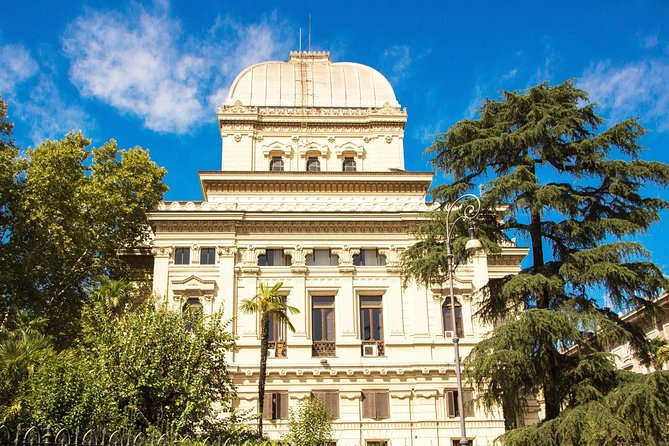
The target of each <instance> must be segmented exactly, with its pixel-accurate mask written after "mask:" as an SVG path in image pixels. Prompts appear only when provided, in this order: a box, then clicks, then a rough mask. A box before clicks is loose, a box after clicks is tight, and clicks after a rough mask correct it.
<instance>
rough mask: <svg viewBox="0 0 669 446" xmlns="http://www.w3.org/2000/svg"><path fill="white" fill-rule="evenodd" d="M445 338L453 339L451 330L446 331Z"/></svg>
mask: <svg viewBox="0 0 669 446" xmlns="http://www.w3.org/2000/svg"><path fill="white" fill-rule="evenodd" d="M444 336H445V337H447V338H452V337H453V332H452V331H450V330H449V331H445V332H444Z"/></svg>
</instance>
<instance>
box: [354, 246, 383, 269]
mask: <svg viewBox="0 0 669 446" xmlns="http://www.w3.org/2000/svg"><path fill="white" fill-rule="evenodd" d="M353 264H354V265H355V266H385V265H386V258H385V256H382V255H381V254H379V250H378V249H361V250H360V254H356V255H354V256H353Z"/></svg>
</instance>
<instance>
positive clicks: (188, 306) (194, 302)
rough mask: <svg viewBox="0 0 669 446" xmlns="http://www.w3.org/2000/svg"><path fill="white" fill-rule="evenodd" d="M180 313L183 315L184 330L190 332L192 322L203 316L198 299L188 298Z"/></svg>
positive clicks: (202, 308)
mask: <svg viewBox="0 0 669 446" xmlns="http://www.w3.org/2000/svg"><path fill="white" fill-rule="evenodd" d="M181 311H182V313H184V319H185V321H186V330H188V331H191V328H192V324H193V321H197V320H198V319H200V318H201V317H202V315H203V314H204V307H203V306H202V302H200V299H199V298H197V297H189V298H188V299H187V300H186V302H185V303H184V305H183V307H181Z"/></svg>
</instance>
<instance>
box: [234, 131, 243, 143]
mask: <svg viewBox="0 0 669 446" xmlns="http://www.w3.org/2000/svg"><path fill="white" fill-rule="evenodd" d="M241 140H242V135H240V134H239V133H235V142H239V141H241Z"/></svg>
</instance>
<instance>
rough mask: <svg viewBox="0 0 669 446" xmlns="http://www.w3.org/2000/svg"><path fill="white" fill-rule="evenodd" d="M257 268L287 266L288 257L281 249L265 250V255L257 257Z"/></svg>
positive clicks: (288, 263) (288, 262)
mask: <svg viewBox="0 0 669 446" xmlns="http://www.w3.org/2000/svg"><path fill="white" fill-rule="evenodd" d="M258 265H259V266H289V265H290V256H287V255H285V254H284V252H283V249H266V250H265V254H262V255H259V256H258Z"/></svg>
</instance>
